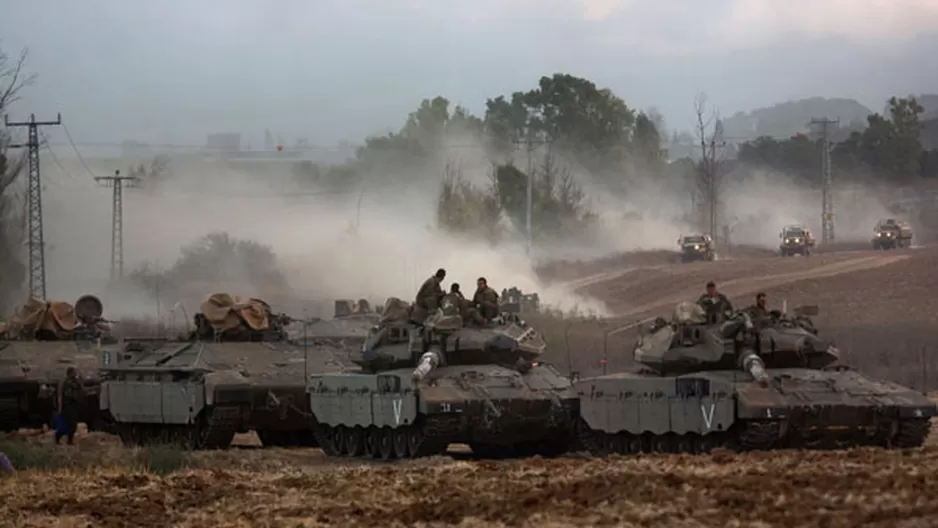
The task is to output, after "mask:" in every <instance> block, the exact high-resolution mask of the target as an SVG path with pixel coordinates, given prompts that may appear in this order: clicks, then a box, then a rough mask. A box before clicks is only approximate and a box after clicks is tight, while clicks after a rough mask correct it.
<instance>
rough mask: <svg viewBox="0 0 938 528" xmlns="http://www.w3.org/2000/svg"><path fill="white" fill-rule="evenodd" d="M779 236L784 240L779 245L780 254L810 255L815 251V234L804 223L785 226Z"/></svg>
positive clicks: (785, 255)
mask: <svg viewBox="0 0 938 528" xmlns="http://www.w3.org/2000/svg"><path fill="white" fill-rule="evenodd" d="M778 238H780V239H781V240H782V241H781V243H780V244H779V245H778V254H779V255H781V256H783V257H791V256H793V255H802V256H808V255H810V254H811V253H813V252H814V245H815V242H814V235H812V234H811V230H810V229H808V228H806V227H804V226H803V225H800V224H794V225H787V226H785V227H783V228H782V231H781V232H780V233H779V234H778Z"/></svg>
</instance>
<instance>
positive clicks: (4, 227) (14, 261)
mask: <svg viewBox="0 0 938 528" xmlns="http://www.w3.org/2000/svg"><path fill="white" fill-rule="evenodd" d="M26 56H27V50H25V49H24V50H23V51H22V52H21V53H20V55H19V57H18V58H17V59H16V60H13V59H11V57H10V56H9V55H7V54H6V53H5V52H4V51H3V50H0V118H4V119H5V117H6V115H7V112H8V110H9V108H10V105H12V104H13V103H14V102H16V101H17V100H18V99H19V92H20V90H21V89H22V88H23V87H25V86H27V85H28V84H30V83H31V82H32V81H33V79H35V76H34V75H26V74H25V72H24V71H23V67H24V66H25V65H26ZM9 146H10V135H9V133H8V132H7V130H6V129H5V128H2V129H0V309H2V308H5V307H8V305H9V303H10V302H11V300H13V298H15V297H16V296H17V295H18V294H19V293H21V292H20V291H19V290H20V289H21V287H22V285H23V279H24V278H25V274H26V268H25V266H24V265H23V261H22V256H23V255H22V253H23V251H22V248H23V236H24V234H25V221H26V196H25V193H24V194H23V195H22V196H17V193H16V190H17V189H16V185H15V184H16V182H17V180H18V178H19V175H20V174H21V173H22V171H23V166H24V165H25V164H26V156H25V154H19V155H15V156H14V155H12V154H11V153H10V152H9V150H8V149H9Z"/></svg>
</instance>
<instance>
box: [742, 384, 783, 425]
mask: <svg viewBox="0 0 938 528" xmlns="http://www.w3.org/2000/svg"><path fill="white" fill-rule="evenodd" d="M789 406H790V402H789V401H787V400H786V398H785V396H784V395H782V394H781V393H779V392H778V391H777V390H775V388H773V387H772V386H768V387H763V386H761V385H760V384H759V383H757V382H755V381H753V382H750V383H746V384H745V385H740V386H738V387H737V389H736V416H737V417H738V418H739V419H742V420H784V419H786V418H787V417H788V408H789Z"/></svg>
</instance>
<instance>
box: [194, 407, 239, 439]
mask: <svg viewBox="0 0 938 528" xmlns="http://www.w3.org/2000/svg"><path fill="white" fill-rule="evenodd" d="M240 423H241V408H240V407H235V406H219V407H213V408H212V409H211V412H210V413H209V414H208V415H207V416H206V419H205V421H204V422H203V427H204V428H203V429H201V430H199V431H198V433H197V434H198V437H197V439H196V442H195V444H194V446H193V447H195V448H196V449H226V448H227V447H228V446H230V445H231V441H232V440H234V435H235V433H236V432H237V431H238V426H239V425H240Z"/></svg>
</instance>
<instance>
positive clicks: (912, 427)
mask: <svg viewBox="0 0 938 528" xmlns="http://www.w3.org/2000/svg"><path fill="white" fill-rule="evenodd" d="M930 431H931V420H930V419H928V418H917V419H912V420H900V421H899V430H898V431H897V432H896V436H895V437H894V438H893V439H892V442H890V444H891V445H888V446H887V447H891V448H894V449H907V448H911V447H920V446H921V445H922V444H923V443H925V439H926V438H927V437H928V433H929V432H930Z"/></svg>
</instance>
